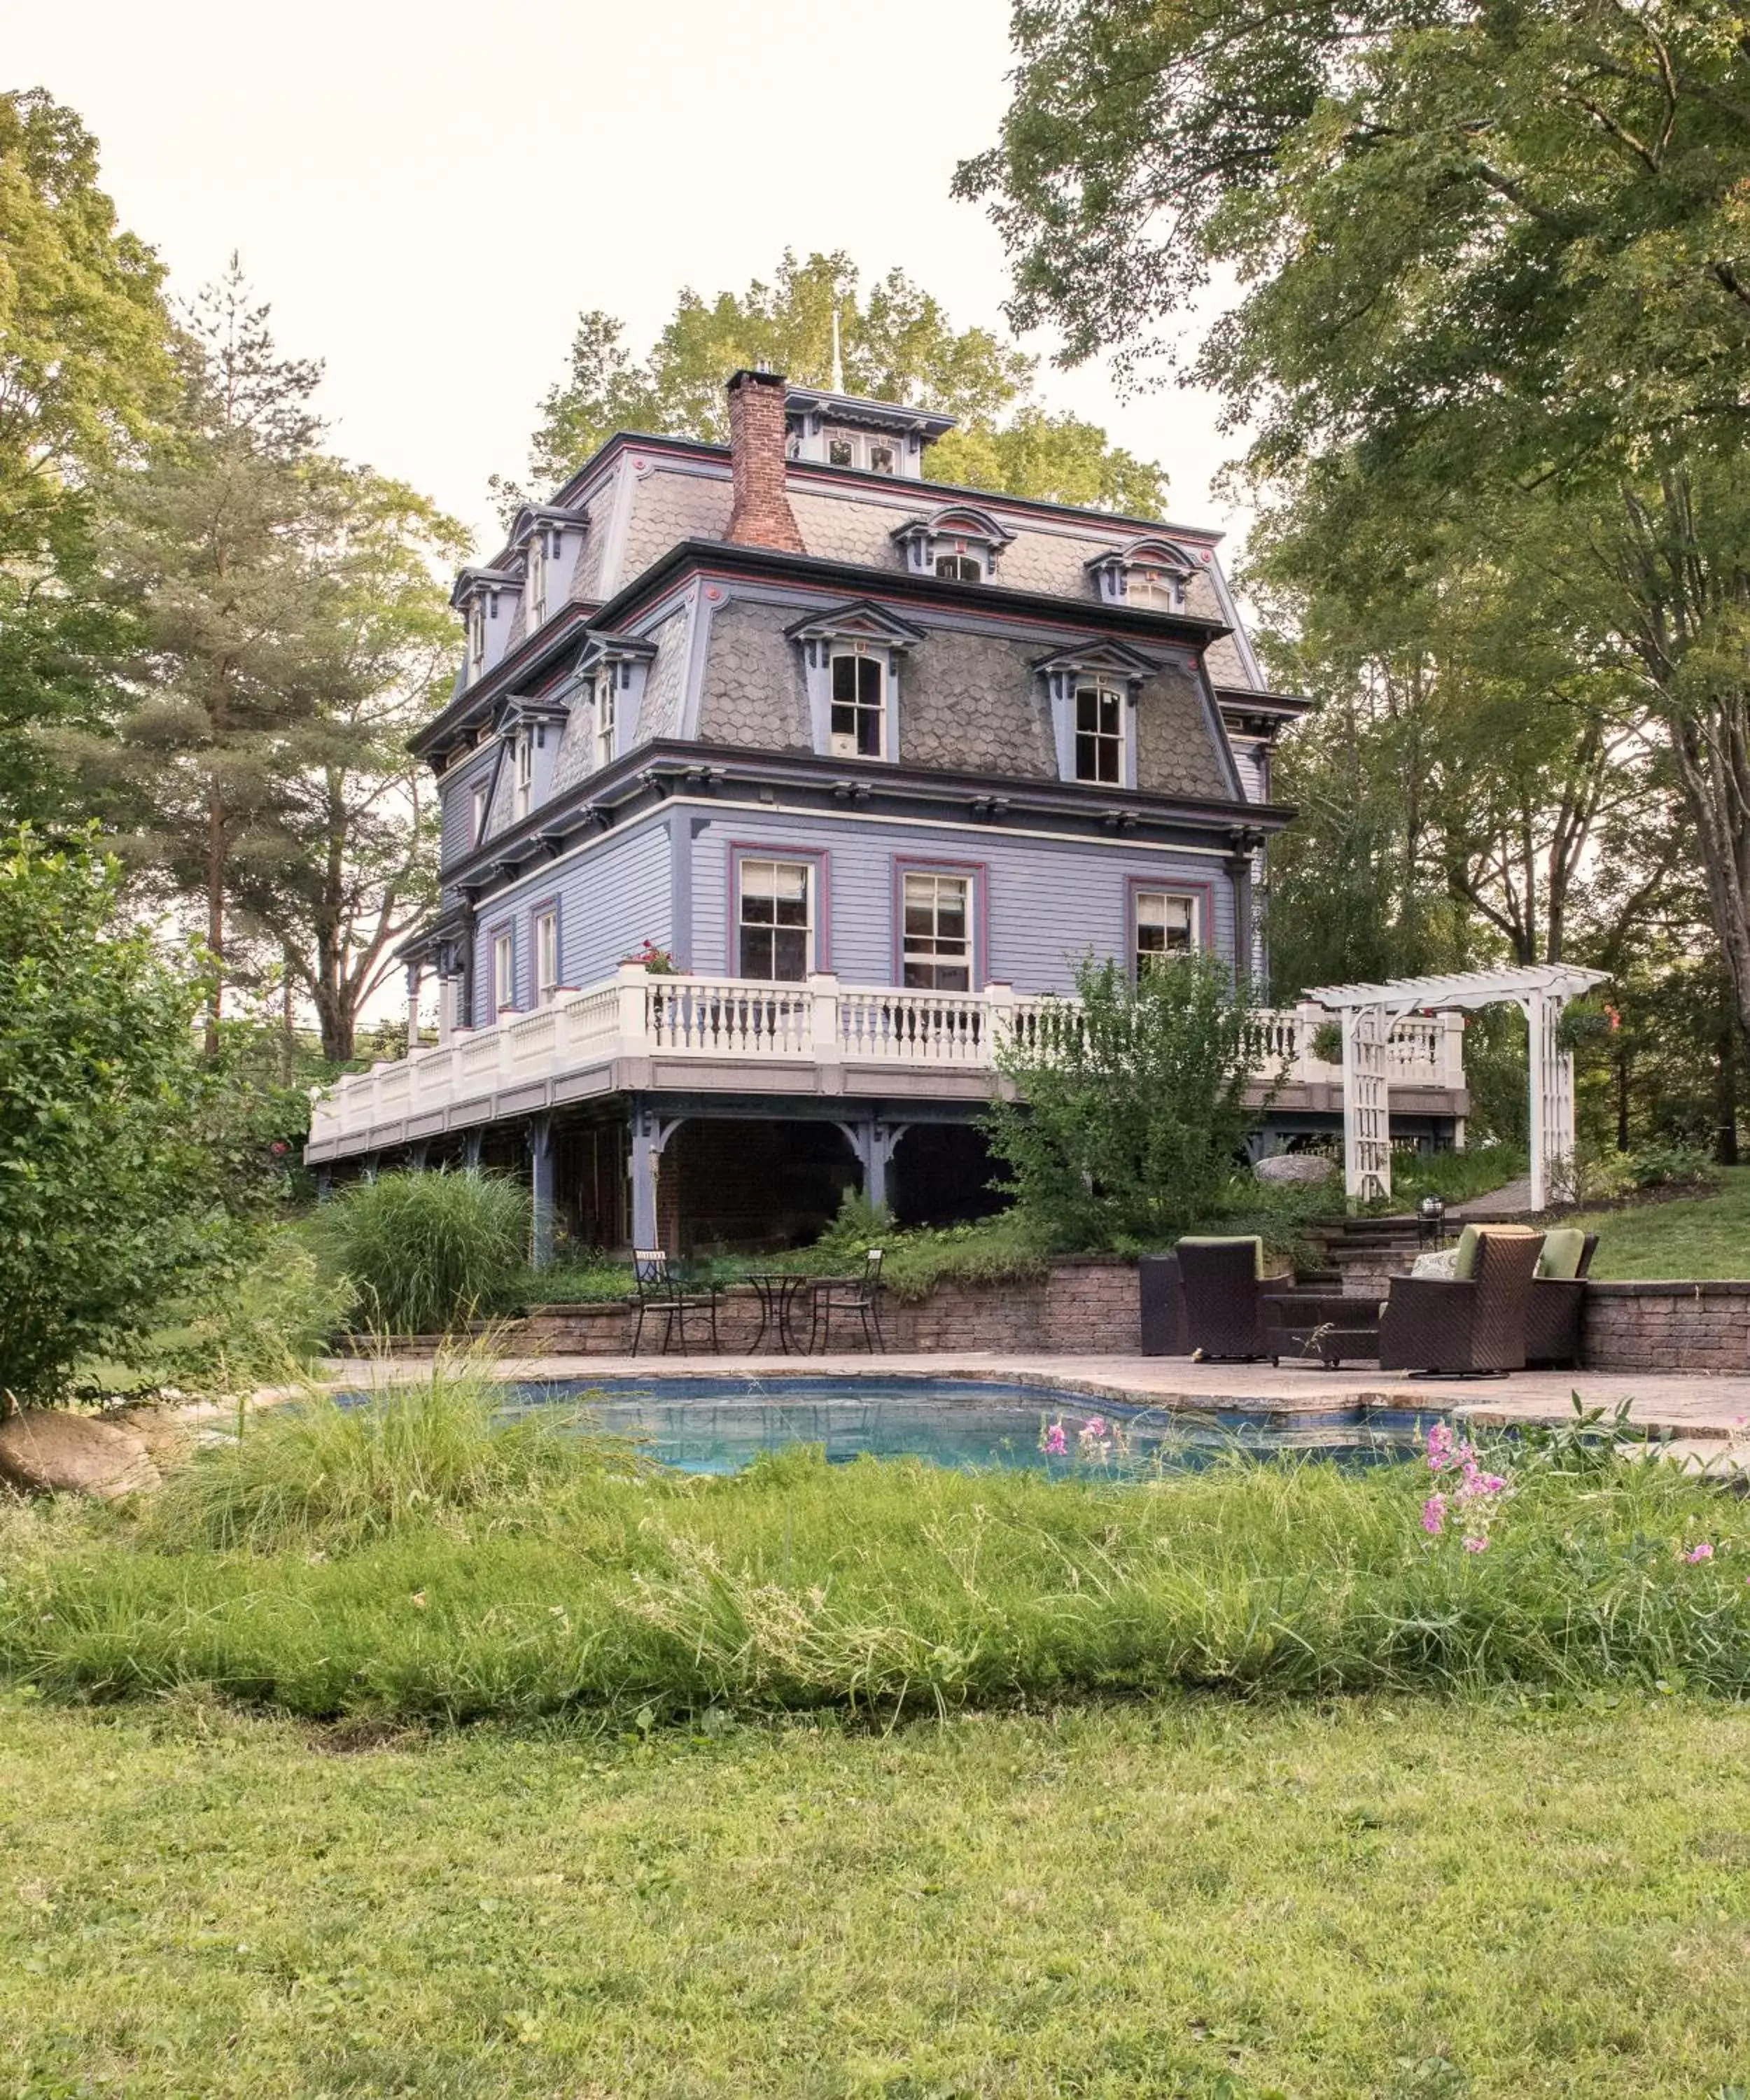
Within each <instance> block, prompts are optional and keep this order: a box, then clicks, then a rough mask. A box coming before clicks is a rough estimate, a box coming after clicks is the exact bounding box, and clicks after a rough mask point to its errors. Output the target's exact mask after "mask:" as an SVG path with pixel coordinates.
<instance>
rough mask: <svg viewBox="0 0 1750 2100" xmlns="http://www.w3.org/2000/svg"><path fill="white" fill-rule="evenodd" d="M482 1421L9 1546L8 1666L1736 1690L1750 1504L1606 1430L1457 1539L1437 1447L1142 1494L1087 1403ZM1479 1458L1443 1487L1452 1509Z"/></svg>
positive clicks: (444, 1374)
mask: <svg viewBox="0 0 1750 2100" xmlns="http://www.w3.org/2000/svg"><path fill="white" fill-rule="evenodd" d="M494 1405H495V1396H494V1395H493V1394H492V1393H491V1390H490V1388H489V1387H487V1386H486V1385H485V1384H484V1383H476V1382H475V1381H474V1376H473V1374H472V1372H471V1371H470V1370H466V1369H465V1368H464V1369H462V1370H460V1371H458V1370H455V1369H454V1368H453V1367H452V1369H451V1370H447V1371H440V1373H439V1375H438V1376H437V1377H436V1378H434V1379H432V1380H431V1381H430V1382H429V1383H428V1384H426V1385H425V1386H421V1387H415V1388H412V1390H408V1389H402V1388H397V1389H396V1390H395V1391H393V1392H389V1393H386V1394H384V1395H382V1396H380V1397H378V1398H377V1399H376V1400H374V1401H370V1402H369V1403H368V1404H365V1405H361V1406H359V1407H357V1408H355V1409H345V1408H338V1407H336V1406H335V1405H333V1403H332V1402H328V1401H313V1402H311V1405H309V1407H308V1409H307V1410H306V1412H305V1413H304V1414H303V1415H302V1418H299V1417H296V1416H290V1415H289V1416H287V1417H285V1418H281V1419H280V1420H277V1421H273V1422H262V1423H256V1424H253V1425H252V1426H251V1427H249V1428H248V1429H246V1430H245V1436H244V1439H243V1441H242V1442H241V1443H240V1445H238V1446H237V1448H236V1450H235V1451H234V1452H231V1453H223V1454H215V1455H214V1457H212V1458H209V1459H205V1460H203V1461H201V1462H199V1463H197V1464H196V1466H195V1467H193V1468H192V1470H191V1471H190V1472H189V1473H188V1474H187V1475H186V1476H183V1479H182V1480H178V1481H174V1482H173V1483H171V1484H170V1488H169V1489H168V1491H167V1493H165V1497H164V1498H163V1499H162V1500H161V1502H159V1503H158V1505H157V1506H156V1508H153V1509H149V1510H148V1511H144V1512H142V1513H139V1514H137V1515H129V1514H128V1513H126V1512H125V1511H124V1512H117V1511H95V1512H92V1513H91V1514H90V1515H89V1516H88V1517H84V1518H82V1519H81V1520H79V1521H78V1522H77V1523H76V1524H70V1525H69V1524H65V1523H63V1524H60V1526H59V1528H57V1529H54V1530H53V1531H52V1532H51V1530H49V1529H46V1528H44V1529H39V1528H38V1527H37V1524H35V1522H34V1520H29V1519H23V1520H20V1524H18V1525H17V1526H15V1527H14V1528H13V1529H11V1531H0V1674H7V1675H11V1677H13V1678H14V1679H22V1680H28V1681H30V1682H33V1683H36V1684H37V1685H38V1686H40V1687H42V1688H43V1689H44V1690H46V1691H55V1692H61V1693H66V1694H76V1695H77V1696H82V1697H88V1698H90V1697H107V1698H116V1697H125V1696H143V1695H151V1694H156V1693H160V1692H165V1691H169V1690H173V1689H175V1688H177V1687H206V1688H209V1689H214V1690H218V1691H220V1692H225V1693H227V1695H229V1696H234V1697H240V1698H245V1699H248V1700H250V1701H257V1702H259V1703H263V1704H270V1705H277V1706H280V1707H282V1708H284V1709H288V1710H291V1711H293V1712H296V1713H299V1714H309V1715H313V1716H320V1715H333V1714H346V1713H351V1712H368V1713H373V1714H387V1715H390V1716H394V1717H397V1718H408V1719H413V1718H422V1717H423V1718H443V1719H452V1720H453V1719H464V1718H483V1717H487V1716H495V1715H496V1716H507V1717H530V1716H533V1715H538V1714H549V1713H558V1712H562V1711H564V1710H568V1709H572V1708H584V1709H593V1710H599V1711H601V1712H603V1713H605V1714H637V1713H639V1712H640V1711H641V1710H643V1709H644V1708H646V1707H648V1708H649V1709H650V1713H651V1714H652V1715H653V1716H655V1717H661V1716H663V1715H681V1714H687V1713H694V1712H701V1711H703V1710H707V1709H708V1708H711V1707H713V1706H715V1707H719V1708H726V1709H732V1710H738V1711H742V1712H747V1713H756V1712H765V1713H777V1712H783V1711H790V1710H810V1709H824V1708H836V1709H839V1710H842V1711H845V1712H848V1713H853V1714H873V1715H876V1716H879V1718H883V1719H888V1718H892V1717H893V1716H895V1715H897V1714H906V1713H910V1712H919V1711H921V1712H936V1713H941V1712H947V1711H950V1710H954V1709H958V1708H965V1707H973V1706H982V1707H999V1706H1005V1705H1012V1704H1014V1703H1016V1702H1018V1701H1025V1702H1026V1703H1027V1704H1029V1705H1034V1704H1036V1703H1038V1701H1057V1700H1062V1699H1073V1698H1082V1697H1087V1696H1105V1695H1116V1696H1125V1697H1154V1696H1162V1695H1164V1694H1166V1693H1168V1692H1175V1691H1184V1690H1197V1689H1202V1690H1209V1689H1214V1690H1220V1691H1225V1692H1231V1693H1233V1694H1235V1695H1236V1696H1263V1695H1268V1696H1294V1695H1311V1696H1325V1695H1327V1694H1332V1693H1339V1692H1364V1691H1373V1692H1381V1691H1382V1692H1395V1693H1409V1692H1435V1693H1439V1694H1442V1695H1444V1694H1449V1693H1457V1692H1473V1691H1478V1690H1486V1689H1488V1688H1489V1687H1513V1688H1515V1689H1522V1688H1523V1689H1524V1690H1527V1691H1529V1692H1534V1693H1537V1694H1540V1695H1548V1694H1551V1693H1558V1694H1562V1695H1569V1694H1581V1693H1585V1692H1589V1691H1594V1690H1600V1689H1610V1688H1611V1687H1624V1688H1632V1687H1642V1688H1646V1687H1661V1686H1682V1687H1686V1688H1687V1689H1689V1690H1690V1691H1691V1692H1708V1693H1714V1694H1718V1695H1721V1696H1726V1697H1730V1698H1741V1697H1743V1696H1745V1695H1746V1694H1747V1693H1750V1585H1747V1583H1746V1581H1745V1573H1746V1564H1747V1560H1750V1551H1747V1549H1750V1526H1747V1525H1746V1524H1745V1522H1744V1520H1743V1514H1742V1511H1743V1505H1742V1504H1740V1503H1739V1502H1737V1501H1735V1499H1734V1498H1731V1497H1730V1495H1729V1494H1727V1493H1725V1492H1724V1491H1723V1490H1722V1489H1721V1485H1719V1484H1718V1483H1717V1482H1715V1481H1713V1480H1707V1479H1703V1478H1698V1477H1696V1476H1694V1475H1693V1474H1686V1473H1684V1472H1683V1471H1680V1470H1679V1468H1678V1467H1677V1466H1675V1465H1673V1464H1670V1463H1667V1462H1663V1461H1661V1460H1660V1458H1657V1457H1656V1456H1652V1455H1646V1456H1642V1457H1626V1456H1624V1455H1622V1454H1621V1453H1620V1450H1619V1449H1618V1448H1617V1446H1616V1442H1615V1440H1614V1439H1613V1438H1612V1437H1611V1436H1608V1435H1606V1436H1602V1438H1600V1437H1598V1436H1588V1437H1580V1436H1573V1437H1570V1438H1568V1439H1567V1440H1558V1439H1552V1440H1548V1441H1547V1442H1545V1443H1544V1444H1542V1445H1539V1444H1538V1443H1537V1442H1536V1440H1527V1439H1523V1438H1522V1439H1515V1440H1511V1441H1507V1440H1501V1441H1499V1442H1495V1443H1489V1444H1487V1445H1485V1444H1483V1442H1482V1441H1481V1440H1475V1445H1474V1450H1473V1452H1472V1454H1471V1455H1472V1457H1473V1458H1474V1460H1475V1462H1476V1465H1477V1469H1478V1476H1479V1485H1480V1484H1481V1483H1483V1482H1485V1481H1487V1480H1497V1479H1498V1480H1501V1481H1502V1482H1503V1483H1504V1484H1505V1485H1503V1487H1502V1488H1501V1489H1499V1490H1493V1489H1483V1491H1482V1492H1480V1493H1479V1494H1478V1495H1476V1496H1474V1497H1471V1498H1466V1502H1465V1506H1464V1511H1463V1521H1462V1523H1452V1522H1450V1521H1448V1522H1447V1523H1445V1524H1443V1525H1442V1526H1441V1528H1440V1530H1439V1533H1438V1534H1435V1533H1430V1531H1428V1530H1425V1529H1424V1528H1423V1524H1424V1515H1425V1512H1424V1505H1425V1503H1426V1499H1427V1496H1428V1493H1429V1489H1430V1471H1429V1467H1428V1462H1427V1459H1426V1455H1425V1454H1417V1455H1416V1456H1415V1457H1413V1458H1410V1459H1408V1460H1406V1461H1402V1462H1389V1463H1382V1464H1378V1465H1376V1466H1373V1467H1368V1468H1365V1469H1363V1470H1360V1471H1344V1470H1342V1469H1341V1468H1339V1467H1337V1466H1335V1465H1333V1464H1331V1463H1329V1462H1326V1461H1324V1460H1320V1459H1316V1458H1287V1459H1281V1460H1257V1459H1252V1458H1241V1457H1237V1456H1236V1457H1234V1458H1231V1459H1228V1460H1225V1461H1223V1462H1219V1463H1217V1464H1215V1465H1214V1466H1213V1467H1210V1469H1209V1470H1207V1471H1203V1472H1178V1473H1175V1472H1172V1471H1162V1472H1159V1473H1157V1474H1153V1475H1151V1476H1144V1477H1141V1478H1136V1477H1125V1476H1124V1475H1123V1473H1122V1468H1121V1467H1120V1464H1119V1460H1118V1456H1117V1442H1118V1436H1117V1430H1116V1428H1115V1427H1114V1424H1113V1422H1112V1421H1111V1420H1110V1418H1109V1417H1107V1416H1105V1415H1090V1416H1089V1417H1087V1418H1078V1417H1076V1416H1075V1415H1073V1414H1072V1415H1071V1416H1069V1418H1061V1417H1060V1418H1055V1419H1048V1420H1047V1422H1046V1423H1044V1424H1043V1425H1042V1431H1041V1436H1042V1441H1043V1442H1044V1443H1045V1445H1046V1446H1047V1454H1048V1455H1051V1454H1054V1453H1055V1458H1056V1467H1054V1470H1056V1469H1057V1468H1061V1469H1063V1470H1064V1471H1065V1472H1067V1474H1068V1477H1061V1478H1055V1479H1054V1478H1051V1477H1050V1476H1048V1475H1047V1474H1046V1473H1045V1472H1043V1471H1040V1472H1020V1471H1001V1472H992V1473H984V1474H967V1473H961V1472H957V1471H949V1470H946V1469H943V1468H938V1467H932V1466H930V1465H928V1464H925V1463H923V1462H921V1461H918V1460H892V1461H877V1460H875V1459H860V1460H858V1461H857V1462H855V1463H853V1464H852V1465H849V1466H829V1465H828V1464H827V1462H825V1459H824V1458H823V1457H822V1454H820V1453H819V1452H818V1451H817V1450H812V1449H808V1448H805V1447H797V1448H795V1449H791V1450H789V1451H786V1452H782V1453H779V1454H775V1455H774V1456H772V1457H769V1458H765V1459H762V1460H760V1461H759V1462H756V1464H755V1465H753V1466H752V1467H750V1468H749V1469H748V1470H747V1471H746V1472H744V1473H743V1474H741V1475H738V1476H686V1475H681V1474H678V1473H674V1472H670V1471H666V1470H664V1469H663V1468H661V1467H656V1466H655V1465H651V1464H650V1463H647V1462H641V1460H640V1459H639V1458H638V1456H637V1454H636V1453H634V1452H633V1451H631V1450H629V1449H628V1447H626V1446H625V1445H624V1444H618V1443H615V1442H613V1441H611V1440H602V1439H597V1438H596V1437H593V1436H590V1435H589V1434H588V1433H581V1434H580V1433H575V1432H574V1431H573V1430H571V1429H570V1428H568V1427H567V1426H566V1424H565V1423H564V1421H563V1418H562V1417H561V1416H560V1415H559V1410H549V1411H544V1412H541V1413H539V1414H536V1416H535V1418H534V1419H533V1420H532V1421H531V1420H529V1419H528V1418H524V1419H523V1420H522V1421H520V1422H517V1421H511V1420H505V1419H504V1418H500V1417H499V1416H497V1415H496V1414H495V1413H494ZM556 1417H558V1419H556ZM1054 1427H1056V1430H1057V1431H1058V1432H1059V1434H1058V1435H1057V1436H1053V1435H1052V1433H1051V1432H1052V1430H1053V1428H1054ZM252 1440H253V1442H252ZM1058 1445H1061V1447H1062V1448H1061V1449H1056V1447H1057V1446H1058ZM1108 1447H1111V1448H1110V1449H1109V1448H1108ZM1441 1448H1442V1445H1441V1440H1439V1439H1436V1450H1437V1452H1438V1451H1439V1450H1440V1449H1441ZM1456 1452H1457V1439H1454V1440H1453V1453H1454V1454H1456ZM1464 1463H1465V1462H1464V1460H1463V1458H1457V1465H1456V1467H1454V1466H1453V1465H1452V1464H1451V1463H1443V1464H1442V1465H1441V1466H1440V1467H1439V1468H1437V1469H1436V1471H1437V1477H1438V1480H1441V1481H1445V1482H1447V1483H1448V1484H1449V1485H1448V1486H1447V1487H1444V1488H1443V1487H1440V1486H1439V1485H1436V1488H1435V1492H1437V1493H1448V1494H1449V1495H1451V1496H1452V1498H1453V1501H1454V1503H1455V1505H1456V1504H1457V1502H1458V1499H1459V1498H1458V1497H1457V1489H1458V1487H1460V1486H1461V1485H1462V1484H1463V1481H1464V1478H1465V1474H1464ZM1509 1487H1510V1493H1509V1492H1508V1489H1509ZM1473 1503H1477V1504H1480V1503H1487V1504H1488V1505H1489V1515H1488V1524H1489V1529H1488V1532H1487V1533H1486V1534H1485V1533H1482V1532H1480V1531H1479V1530H1478V1529H1476V1528H1475V1524H1474V1512H1473V1511H1472V1509H1471V1507H1470V1505H1471V1504H1473ZM1485 1535H1486V1537H1487V1539H1488V1545H1487V1550H1486V1551H1477V1550H1475V1549H1474V1548H1472V1549H1471V1550H1470V1551H1466V1549H1465V1546H1464V1543H1463V1542H1464V1540H1465V1539H1466V1538H1474V1537H1482V1536H1485ZM1703 1546H1705V1547H1706V1548H1707V1549H1708V1551H1705V1552H1703V1551H1699V1548H1701V1547H1703Z"/></svg>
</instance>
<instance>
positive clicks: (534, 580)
mask: <svg viewBox="0 0 1750 2100" xmlns="http://www.w3.org/2000/svg"><path fill="white" fill-rule="evenodd" d="M547 575H548V567H547V534H546V531H545V528H544V527H541V526H539V525H537V526H536V528H535V530H534V531H533V532H531V533H530V535H529V545H528V553H527V556H526V558H525V562H524V567H523V571H522V631H523V633H525V634H532V633H534V632H535V630H536V628H537V627H540V625H542V624H543V623H544V621H545V620H546V617H547Z"/></svg>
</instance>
